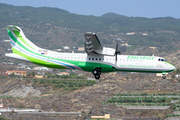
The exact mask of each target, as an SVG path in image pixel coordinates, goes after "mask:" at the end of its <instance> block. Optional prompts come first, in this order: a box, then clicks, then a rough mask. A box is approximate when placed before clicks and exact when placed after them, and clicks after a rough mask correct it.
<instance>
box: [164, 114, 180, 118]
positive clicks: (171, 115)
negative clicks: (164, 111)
mask: <svg viewBox="0 0 180 120" xmlns="http://www.w3.org/2000/svg"><path fill="white" fill-rule="evenodd" d="M179 116H180V114H168V115H166V118H167V117H179Z"/></svg>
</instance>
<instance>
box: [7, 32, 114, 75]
mask: <svg viewBox="0 0 180 120" xmlns="http://www.w3.org/2000/svg"><path fill="white" fill-rule="evenodd" d="M8 34H9V36H10V37H11V38H12V40H13V41H14V42H16V43H17V44H18V45H19V46H21V47H22V48H23V49H25V50H26V51H28V52H30V53H32V54H34V55H38V56H41V57H44V58H49V56H45V55H41V54H38V53H35V52H33V51H31V50H29V49H28V48H26V47H25V46H23V45H22V44H21V43H20V42H19V41H18V40H17V39H16V38H15V37H14V36H13V34H12V33H11V31H8ZM13 52H14V50H13ZM16 52H17V51H16ZM18 52H20V51H18ZM21 56H22V55H21ZM23 57H24V56H23ZM34 59H36V58H34ZM51 59H52V60H58V61H63V62H67V63H70V64H74V65H76V66H78V67H80V68H81V69H83V70H84V71H90V72H92V71H93V70H94V68H95V67H102V68H103V69H102V72H112V71H114V70H115V68H113V66H111V65H107V64H101V63H94V62H83V61H74V60H65V59H55V58H52V57H51ZM37 60H39V59H37ZM30 61H32V62H34V63H35V64H39V65H40V64H41V63H40V62H39V61H38V62H35V60H33V59H31V60H30ZM43 65H44V64H43ZM48 66H49V65H48ZM58 66H59V65H58ZM53 68H54V67H53ZM61 69H62V68H61Z"/></svg>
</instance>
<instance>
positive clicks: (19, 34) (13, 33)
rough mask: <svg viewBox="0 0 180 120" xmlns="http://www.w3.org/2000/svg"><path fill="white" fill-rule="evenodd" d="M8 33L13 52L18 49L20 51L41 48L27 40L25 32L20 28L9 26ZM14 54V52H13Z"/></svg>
mask: <svg viewBox="0 0 180 120" xmlns="http://www.w3.org/2000/svg"><path fill="white" fill-rule="evenodd" d="M7 31H8V34H9V38H10V42H11V46H12V50H13V48H16V49H18V50H20V49H21V48H23V49H25V48H26V49H29V50H33V51H34V50H37V49H38V48H39V47H38V46H36V45H35V44H33V43H32V42H31V41H30V40H29V39H27V38H26V36H25V35H24V33H23V31H22V30H21V28H20V27H17V26H14V25H8V26H7ZM13 53H14V50H13Z"/></svg>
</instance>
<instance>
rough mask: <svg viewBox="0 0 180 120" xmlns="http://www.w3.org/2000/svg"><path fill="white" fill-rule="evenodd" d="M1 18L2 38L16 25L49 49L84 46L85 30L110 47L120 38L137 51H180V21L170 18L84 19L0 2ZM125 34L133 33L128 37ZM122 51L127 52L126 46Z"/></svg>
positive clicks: (56, 10)
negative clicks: (155, 48) (151, 49)
mask: <svg viewBox="0 0 180 120" xmlns="http://www.w3.org/2000/svg"><path fill="white" fill-rule="evenodd" d="M0 16H1V19H0V30H1V32H2V34H1V36H0V38H1V39H8V35H7V31H6V29H5V26H6V25H9V24H13V25H18V26H20V27H21V28H22V29H23V31H24V32H25V33H26V32H27V31H28V34H27V37H28V38H29V39H30V40H32V41H33V42H35V44H36V43H37V45H40V46H44V47H45V48H49V49H57V48H60V47H62V45H63V44H64V45H70V46H71V45H72V46H84V45H83V44H84V43H83V40H84V37H83V34H84V33H85V32H87V31H92V32H95V33H98V37H99V39H100V40H101V42H102V43H103V44H104V45H105V46H109V47H114V43H115V41H114V42H112V41H113V40H115V39H117V38H118V37H120V38H122V39H123V40H124V41H125V42H128V43H129V44H130V45H132V46H135V47H136V48H138V47H140V46H141V47H150V46H155V47H158V49H159V50H161V51H165V52H170V51H175V50H177V49H179V46H178V43H179V38H180V20H179V19H175V18H172V17H163V18H162V17H161V18H143V17H126V16H123V15H117V14H114V13H110V14H105V15H103V16H101V17H97V16H84V15H77V14H73V13H69V12H68V11H65V10H62V9H58V8H49V7H39V8H35V7H27V6H12V5H7V4H3V3H0ZM34 31H36V32H34ZM128 32H135V33H136V34H135V35H132V36H128V35H126V33H128ZM52 33H53V34H52ZM142 33H147V34H148V35H147V36H143V35H142ZM59 35H60V36H59ZM44 41H45V42H44ZM72 46H71V47H72ZM121 49H122V51H124V52H125V51H126V48H125V47H122V48H121Z"/></svg>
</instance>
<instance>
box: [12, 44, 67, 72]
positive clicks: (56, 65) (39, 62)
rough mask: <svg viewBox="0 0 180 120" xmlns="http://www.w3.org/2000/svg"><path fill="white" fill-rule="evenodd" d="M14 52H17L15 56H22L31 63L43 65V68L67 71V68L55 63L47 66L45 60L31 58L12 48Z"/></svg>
mask: <svg viewBox="0 0 180 120" xmlns="http://www.w3.org/2000/svg"><path fill="white" fill-rule="evenodd" d="M12 49H13V51H14V52H15V54H17V55H20V56H22V57H24V58H26V59H28V60H29V61H31V62H33V63H34V64H38V65H42V66H46V67H50V68H57V69H66V68H65V67H63V66H61V65H58V64H54V63H51V62H50V63H49V64H47V61H45V60H40V59H37V58H34V57H31V56H29V55H26V54H24V53H22V52H20V51H18V50H16V49H15V48H12Z"/></svg>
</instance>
